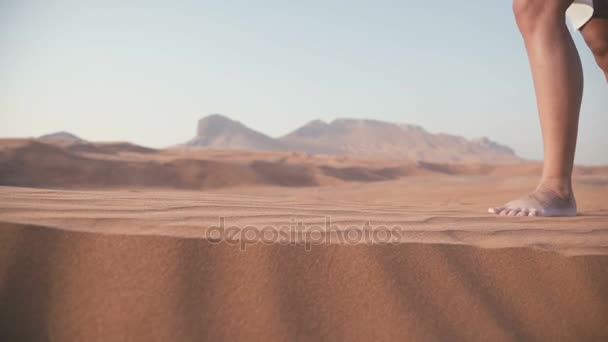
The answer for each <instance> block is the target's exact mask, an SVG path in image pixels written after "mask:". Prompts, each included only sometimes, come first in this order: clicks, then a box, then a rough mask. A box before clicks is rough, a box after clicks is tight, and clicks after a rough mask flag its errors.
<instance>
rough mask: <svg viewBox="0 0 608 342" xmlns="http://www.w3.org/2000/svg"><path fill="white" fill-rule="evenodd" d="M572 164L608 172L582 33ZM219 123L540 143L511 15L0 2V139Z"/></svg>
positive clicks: (151, 136)
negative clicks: (374, 123)
mask: <svg viewBox="0 0 608 342" xmlns="http://www.w3.org/2000/svg"><path fill="white" fill-rule="evenodd" d="M575 41H576V43H577V46H578V47H579V51H580V52H581V58H582V60H583V64H584V69H585V77H586V90H585V98H584V105H583V111H582V119H581V129H580V140H579V148H578V155H577V162H578V163H584V164H588V163H594V162H595V163H604V164H608V153H606V150H605V146H607V145H608V135H607V134H606V130H607V129H608V85H607V83H606V81H605V80H604V79H603V76H602V75H601V73H600V72H599V69H598V68H597V66H596V65H595V63H594V61H593V58H592V56H591V54H590V53H589V52H588V50H587V49H586V47H585V46H584V43H583V41H582V40H581V39H580V37H579V35H578V33H576V34H575ZM209 113H222V114H226V115H228V116H230V117H232V118H234V119H236V120H239V121H242V122H243V123H245V124H247V125H249V126H250V127H252V128H255V129H258V130H260V131H262V132H264V133H267V134H269V135H271V136H278V135H282V134H285V133H287V132H288V131H290V130H292V129H294V128H296V127H297V126H299V125H302V124H303V123H305V122H307V121H309V120H312V119H315V118H321V119H325V120H331V119H333V118H336V117H366V118H374V119H379V120H387V121H395V122H405V123H412V124H418V125H422V126H423V127H425V128H426V129H427V130H429V131H431V132H447V133H453V134H459V135H463V136H466V137H469V138H473V137H479V136H488V137H490V138H492V139H494V140H497V141H499V142H501V143H505V144H507V145H509V146H511V147H513V148H515V150H516V151H517V153H518V154H519V155H521V156H524V157H527V158H535V159H538V158H540V157H541V155H542V145H541V139H540V131H539V125H538V120H537V118H536V106H535V103H534V94H533V90H532V84H531V77H530V74H529V70H528V65H527V60H526V56H525V51H524V49H523V45H522V42H521V38H520V36H519V33H518V32H517V29H516V27H515V24H514V23H513V18H512V13H511V4H510V1H507V0H505V1H487V0H468V1H450V0H437V1H386V0H384V1H379V0H375V1H353V0H351V1H332V0H323V1H310V0H309V1H262V0H258V1H245V0H240V1H234V0H222V1H205V0H200V1H179V0H177V1H126V0H125V1H113V0H105V1H93V0H74V1H50V0H48V1H28V0H14V1H13V0H0V136H3V137H6V136H37V135H41V134H45V133H49V132H53V131H58V130H67V131H71V132H73V133H76V134H78V135H80V136H82V137H83V138H86V139H91V140H128V141H132V142H135V143H139V144H143V145H147V146H155V147H162V146H167V145H172V144H175V143H179V142H183V141H186V140H188V139H189V138H191V137H192V136H193V134H194V131H195V125H196V121H197V120H198V119H199V118H200V117H202V116H204V115H206V114H209Z"/></svg>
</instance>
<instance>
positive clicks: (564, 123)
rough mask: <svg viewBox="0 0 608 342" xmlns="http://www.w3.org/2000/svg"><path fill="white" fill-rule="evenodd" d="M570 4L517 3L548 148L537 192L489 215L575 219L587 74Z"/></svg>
mask: <svg viewBox="0 0 608 342" xmlns="http://www.w3.org/2000/svg"><path fill="white" fill-rule="evenodd" d="M571 4H572V0H515V1H514V3H513V9H514V12H515V17H516V20H517V24H518V26H519V29H520V31H521V33H522V36H523V38H524V43H525V46H526V50H527V52H528V59H529V62H530V67H531V70H532V78H533V80H534V89H535V92H536V102H537V106H538V112H539V117H540V123H541V128H542V135H543V145H544V166H543V173H542V178H541V181H540V184H539V186H538V187H537V188H536V190H535V191H534V192H533V193H531V194H529V195H527V196H524V197H522V198H519V199H517V200H515V201H511V202H509V203H507V204H505V205H504V206H501V207H497V208H490V209H489V211H490V212H492V213H495V214H499V215H508V216H529V215H532V216H536V215H538V216H573V215H576V201H575V200H574V194H573V192H572V180H571V178H572V168H573V164H574V152H575V149H576V138H577V132H578V117H579V111H580V106H581V100H582V93H583V72H582V66H581V61H580V58H579V56H578V52H577V50H576V47H575V45H574V42H573V40H572V37H571V36H570V33H569V32H568V28H567V27H566V22H565V12H566V9H567V8H568V6H570V5H571Z"/></svg>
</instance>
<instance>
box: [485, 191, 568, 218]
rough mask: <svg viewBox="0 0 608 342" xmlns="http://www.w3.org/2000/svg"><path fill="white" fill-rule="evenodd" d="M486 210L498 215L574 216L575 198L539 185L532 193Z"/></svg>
mask: <svg viewBox="0 0 608 342" xmlns="http://www.w3.org/2000/svg"><path fill="white" fill-rule="evenodd" d="M488 212H489V213H491V214H496V215H500V216H576V200H575V199H574V195H572V194H570V195H568V196H561V195H560V194H558V193H557V192H555V191H553V190H551V189H549V188H548V187H546V186H543V185H539V186H538V188H537V189H536V190H535V191H534V192H533V193H531V194H528V195H526V196H524V197H521V198H518V199H516V200H514V201H511V202H509V203H507V204H505V205H503V206H501V207H496V208H490V209H488Z"/></svg>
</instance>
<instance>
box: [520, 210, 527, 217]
mask: <svg viewBox="0 0 608 342" xmlns="http://www.w3.org/2000/svg"><path fill="white" fill-rule="evenodd" d="M517 216H528V210H526V209H522V210H520V211H519V212H518V213H517Z"/></svg>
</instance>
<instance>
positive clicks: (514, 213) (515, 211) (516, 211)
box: [508, 208, 519, 216]
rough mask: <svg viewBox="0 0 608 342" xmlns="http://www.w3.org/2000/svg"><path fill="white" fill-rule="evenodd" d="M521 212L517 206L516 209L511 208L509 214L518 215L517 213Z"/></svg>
mask: <svg viewBox="0 0 608 342" xmlns="http://www.w3.org/2000/svg"><path fill="white" fill-rule="evenodd" d="M518 213H519V209H518V208H515V209H511V210H509V214H508V215H509V216H517V214H518Z"/></svg>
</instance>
